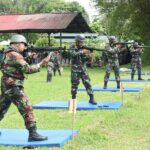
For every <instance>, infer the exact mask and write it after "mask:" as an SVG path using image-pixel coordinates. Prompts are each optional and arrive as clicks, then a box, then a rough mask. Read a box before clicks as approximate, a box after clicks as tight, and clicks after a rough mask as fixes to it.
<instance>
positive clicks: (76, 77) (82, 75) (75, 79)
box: [71, 71, 93, 98]
mask: <svg viewBox="0 0 150 150" xmlns="http://www.w3.org/2000/svg"><path fill="white" fill-rule="evenodd" d="M80 79H82V83H83V85H84V86H85V88H86V91H87V93H88V95H92V94H93V91H92V87H91V84H90V78H89V75H88V74H87V72H73V71H72V72H71V95H72V98H76V94H77V90H78V85H79V83H80Z"/></svg>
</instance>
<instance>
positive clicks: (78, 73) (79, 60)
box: [71, 34, 97, 105]
mask: <svg viewBox="0 0 150 150" xmlns="http://www.w3.org/2000/svg"><path fill="white" fill-rule="evenodd" d="M84 40H85V37H84V35H82V34H80V35H77V36H76V37H75V42H76V47H75V48H76V49H75V50H73V51H72V52H71V58H72V62H71V95H72V99H76V94H77V89H78V85H79V82H80V78H81V79H82V82H83V84H84V86H85V88H86V90H87V93H88V95H89V97H90V99H89V103H91V104H94V105H96V104H97V103H96V102H95V100H94V95H93V91H92V87H91V84H90V78H89V75H88V73H87V69H86V60H87V57H88V55H89V53H90V51H89V50H86V49H83V48H82V47H83V43H84Z"/></svg>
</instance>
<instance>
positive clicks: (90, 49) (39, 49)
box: [26, 46, 105, 52]
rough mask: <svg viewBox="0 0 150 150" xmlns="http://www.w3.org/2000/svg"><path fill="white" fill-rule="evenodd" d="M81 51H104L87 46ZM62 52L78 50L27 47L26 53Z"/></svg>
mask: <svg viewBox="0 0 150 150" xmlns="http://www.w3.org/2000/svg"><path fill="white" fill-rule="evenodd" d="M81 49H87V50H89V51H91V52H93V51H104V50H105V49H102V48H94V47H88V46H82V47H81ZM62 50H68V51H71V50H72V51H73V50H78V49H77V48H68V49H66V47H51V46H48V47H29V48H28V49H27V50H26V52H32V51H33V52H44V51H47V52H54V51H62Z"/></svg>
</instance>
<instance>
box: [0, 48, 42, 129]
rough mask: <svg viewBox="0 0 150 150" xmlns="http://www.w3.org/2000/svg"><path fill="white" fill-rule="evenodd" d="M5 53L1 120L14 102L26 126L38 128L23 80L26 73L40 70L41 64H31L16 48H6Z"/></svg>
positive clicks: (0, 103)
mask: <svg viewBox="0 0 150 150" xmlns="http://www.w3.org/2000/svg"><path fill="white" fill-rule="evenodd" d="M4 54H5V58H4V62H3V64H2V68H1V71H2V74H3V75H2V78H1V98H0V120H2V119H3V117H4V115H5V114H6V113H7V111H8V109H9V107H10V105H11V103H13V104H15V105H16V106H17V108H18V110H19V112H20V114H21V115H22V117H23V119H24V122H25V126H26V128H27V129H28V130H30V129H32V128H36V121H35V119H34V115H33V112H32V111H33V109H32V106H31V105H30V104H29V98H28V97H27V96H26V95H25V93H24V87H23V82H24V78H25V75H24V74H25V73H26V74H31V73H34V72H38V71H39V69H40V66H39V65H32V66H29V64H28V63H27V62H26V61H25V60H24V58H23V57H22V55H21V54H20V53H18V52H17V51H16V49H14V48H11V47H10V48H8V49H6V50H5V51H4Z"/></svg>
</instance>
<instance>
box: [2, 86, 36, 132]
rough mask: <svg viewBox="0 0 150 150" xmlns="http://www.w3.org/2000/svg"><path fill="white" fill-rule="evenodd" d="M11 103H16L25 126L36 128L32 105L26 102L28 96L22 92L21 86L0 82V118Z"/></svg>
mask: <svg viewBox="0 0 150 150" xmlns="http://www.w3.org/2000/svg"><path fill="white" fill-rule="evenodd" d="M11 103H13V104H14V105H16V107H17V108H18V111H19V112H20V114H21V116H22V117H23V119H24V123H25V126H26V128H27V129H28V130H30V129H31V128H36V121H35V119H34V115H33V112H32V111H33V109H32V106H31V105H30V104H29V102H28V97H27V96H26V95H25V94H24V89H23V87H21V86H11V87H7V86H6V85H5V84H3V83H2V84H1V97H0V120H2V119H3V117H4V115H5V114H6V113H7V111H8V109H9V107H10V105H11ZM14 123H15V122H14Z"/></svg>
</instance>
